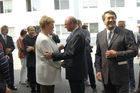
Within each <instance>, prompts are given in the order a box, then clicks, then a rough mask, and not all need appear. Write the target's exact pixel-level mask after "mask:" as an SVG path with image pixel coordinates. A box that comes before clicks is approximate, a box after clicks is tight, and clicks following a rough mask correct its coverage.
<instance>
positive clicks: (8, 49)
mask: <svg viewBox="0 0 140 93" xmlns="http://www.w3.org/2000/svg"><path fill="white" fill-rule="evenodd" d="M8 31H9V29H8V26H6V25H4V26H2V27H1V35H0V42H1V44H2V46H3V50H4V55H5V57H6V58H7V59H8V62H9V73H10V83H9V84H8V87H9V88H10V89H12V90H17V88H16V87H15V86H14V61H13V55H12V52H13V51H14V49H15V46H14V42H13V39H12V37H11V36H9V35H8Z"/></svg>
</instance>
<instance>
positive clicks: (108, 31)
mask: <svg viewBox="0 0 140 93" xmlns="http://www.w3.org/2000/svg"><path fill="white" fill-rule="evenodd" d="M115 28H116V27H114V28H113V29H112V30H111V32H112V33H114V30H115ZM106 31H107V33H110V30H108V29H106Z"/></svg>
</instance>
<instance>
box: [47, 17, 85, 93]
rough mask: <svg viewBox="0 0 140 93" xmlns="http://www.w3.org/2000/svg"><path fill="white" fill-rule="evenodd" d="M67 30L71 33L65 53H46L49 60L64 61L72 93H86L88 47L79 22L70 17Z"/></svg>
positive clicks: (66, 23) (66, 22)
mask: <svg viewBox="0 0 140 93" xmlns="http://www.w3.org/2000/svg"><path fill="white" fill-rule="evenodd" d="M65 28H67V30H68V31H70V32H71V34H70V36H69V39H68V40H67V44H66V45H65V48H64V52H63V53H51V52H48V51H47V52H46V53H45V57H46V58H47V59H49V58H53V60H62V59H64V60H65V61H64V64H65V67H66V79H68V80H69V85H70V89H71V93H84V90H85V86H84V77H85V76H86V75H87V64H86V58H85V57H86V46H85V36H84V33H83V31H81V29H80V28H79V27H78V25H77V20H76V19H75V18H74V17H72V16H70V17H67V18H66V20H65Z"/></svg>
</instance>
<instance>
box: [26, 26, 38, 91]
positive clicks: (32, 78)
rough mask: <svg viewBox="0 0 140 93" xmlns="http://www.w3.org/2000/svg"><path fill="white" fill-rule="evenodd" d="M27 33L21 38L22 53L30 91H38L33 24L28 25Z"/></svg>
mask: <svg viewBox="0 0 140 93" xmlns="http://www.w3.org/2000/svg"><path fill="white" fill-rule="evenodd" d="M27 30H28V35H26V37H25V38H24V39H23V44H24V49H23V53H24V55H25V56H26V60H27V77H28V82H29V84H30V87H31V93H36V87H37V92H38V93H39V92H40V86H39V84H37V83H36V58H35V42H36V38H37V36H36V34H35V28H34V27H33V26H29V27H28V28H27Z"/></svg>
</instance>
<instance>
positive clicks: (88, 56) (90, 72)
mask: <svg viewBox="0 0 140 93" xmlns="http://www.w3.org/2000/svg"><path fill="white" fill-rule="evenodd" d="M77 21H78V25H79V27H80V28H82V29H84V30H83V32H84V35H85V39H86V59H87V60H86V62H87V65H88V74H87V76H86V77H85V85H86V86H89V85H91V88H92V89H93V91H96V82H95V75H94V69H93V64H92V57H91V51H92V47H91V46H90V32H89V31H88V26H87V25H82V22H81V20H77ZM84 27H85V28H84ZM88 76H89V80H90V83H89V81H88Z"/></svg>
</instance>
